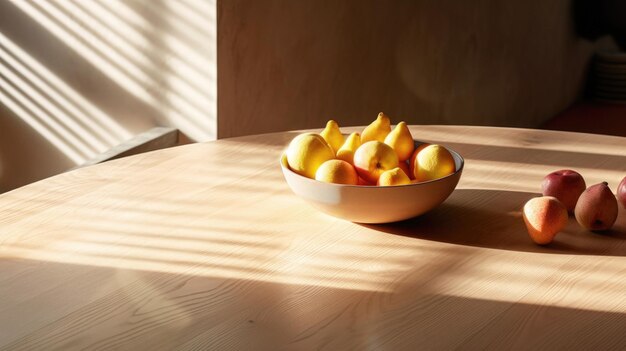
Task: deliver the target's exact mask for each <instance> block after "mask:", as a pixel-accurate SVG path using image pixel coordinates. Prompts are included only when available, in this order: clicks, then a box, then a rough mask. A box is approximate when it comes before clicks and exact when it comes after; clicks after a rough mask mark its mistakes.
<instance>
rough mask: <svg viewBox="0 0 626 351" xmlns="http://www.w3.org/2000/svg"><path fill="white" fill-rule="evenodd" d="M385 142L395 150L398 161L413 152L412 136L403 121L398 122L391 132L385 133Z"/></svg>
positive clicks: (402, 160)
mask: <svg viewBox="0 0 626 351" xmlns="http://www.w3.org/2000/svg"><path fill="white" fill-rule="evenodd" d="M385 144H387V145H389V146H391V147H392V148H393V149H394V150H395V151H396V153H397V154H398V160H399V161H400V162H404V161H406V160H408V159H409V157H411V154H413V149H415V144H414V142H413V136H412V135H411V131H409V127H407V126H406V123H405V122H400V123H398V125H397V126H396V127H395V128H394V129H393V130H392V131H391V133H389V134H387V137H386V138H385Z"/></svg>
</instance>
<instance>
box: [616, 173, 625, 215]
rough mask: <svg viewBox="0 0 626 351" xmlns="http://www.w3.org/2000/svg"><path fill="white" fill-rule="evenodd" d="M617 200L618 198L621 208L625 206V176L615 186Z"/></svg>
mask: <svg viewBox="0 0 626 351" xmlns="http://www.w3.org/2000/svg"><path fill="white" fill-rule="evenodd" d="M617 200H619V202H620V203H621V204H622V207H623V208H626V177H624V179H622V181H621V182H619V185H618V186H617Z"/></svg>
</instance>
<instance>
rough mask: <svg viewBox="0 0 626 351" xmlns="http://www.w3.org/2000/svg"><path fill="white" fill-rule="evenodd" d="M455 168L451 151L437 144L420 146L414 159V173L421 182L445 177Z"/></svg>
mask: <svg viewBox="0 0 626 351" xmlns="http://www.w3.org/2000/svg"><path fill="white" fill-rule="evenodd" d="M455 169H456V165H455V163H454V158H453V157H452V154H451V153H450V151H448V149H446V148H445V147H443V146H441V145H437V144H432V145H428V146H426V147H424V148H420V150H419V151H418V152H417V153H416V155H415V158H414V160H413V175H414V176H415V180H417V181H420V182H424V181H428V180H433V179H438V178H442V177H445V176H447V175H449V174H452V173H454V171H455Z"/></svg>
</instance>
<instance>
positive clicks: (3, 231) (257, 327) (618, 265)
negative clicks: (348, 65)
mask: <svg viewBox="0 0 626 351" xmlns="http://www.w3.org/2000/svg"><path fill="white" fill-rule="evenodd" d="M361 129H362V128H342V131H344V132H350V131H360V130H361ZM411 132H412V134H413V136H414V137H415V138H416V139H419V140H423V141H428V142H436V143H440V144H443V145H446V146H449V147H451V148H453V149H455V150H456V151H458V152H459V153H460V154H461V155H463V156H464V157H465V161H466V164H465V170H464V173H463V176H462V178H461V181H460V183H459V185H458V186H457V189H456V190H455V191H454V193H453V194H452V195H451V196H450V197H449V198H448V199H447V200H446V202H444V203H443V204H442V205H441V206H439V207H438V208H436V209H435V210H433V211H432V212H429V213H427V214H425V215H423V216H421V217H418V218H415V219H412V220H408V221H404V222H400V223H394V224H384V225H360V224H356V223H351V222H347V221H343V220H339V219H335V218H333V217H330V216H327V215H325V214H322V213H320V212H318V211H317V210H315V209H314V208H312V207H310V206H309V205H308V204H306V203H305V202H304V201H303V200H301V199H300V198H298V197H297V196H295V195H294V194H293V193H292V192H291V191H290V189H289V188H288V186H287V184H286V183H285V181H284V179H283V176H282V174H281V169H280V165H279V155H280V153H281V151H282V150H283V149H284V148H285V146H286V145H287V144H288V142H289V141H290V140H291V139H292V138H293V137H294V136H295V135H297V132H286V133H276V134H266V135H256V136H250V137H242V138H235V139H224V140H219V141H215V142H208V143H201V144H191V145H186V146H180V147H175V148H171V149H165V150H161V151H155V152H150V153H146V154H141V155H137V156H132V157H128V158H123V159H119V160H114V161H110V162H106V163H103V164H99V165H95V166H90V167H86V168H82V169H77V170H74V171H71V172H68V173H65V174H61V175H58V176H55V177H52V178H49V179H46V180H43V181H40V182H37V183H34V184H31V185H28V186H25V187H23V188H20V189H16V190H14V191H11V192H8V193H5V194H3V195H0V349H2V350H4V349H6V350H33V349H45V350H54V349H59V350H69V349H89V350H100V349H127V350H157V349H164V350H168V349H189V350H192V349H193V350H203V349H211V350H227V349H234V350H278V349H289V350H291V349H294V350H313V349H328V350H346V349H359V350H397V349H410V350H415V349H451V348H463V349H485V348H488V349H497V350H502V349H587V350H591V349H594V350H595V349H614V350H623V349H626V211H625V210H624V209H623V208H620V213H619V217H618V221H617V223H616V224H615V227H614V228H613V231H611V232H609V233H606V234H596V233H591V232H588V231H586V230H583V229H582V228H581V227H580V226H579V225H578V224H577V223H576V221H575V219H573V218H570V220H569V224H568V226H567V227H566V229H565V230H564V231H563V232H561V233H560V234H559V235H558V236H557V238H556V241H555V242H554V243H552V244H551V245H548V246H546V247H542V246H537V245H535V244H533V243H532V242H531V240H530V239H529V237H528V235H527V233H526V229H525V226H524V224H523V220H522V219H521V217H520V209H521V207H522V205H523V204H524V203H525V202H526V201H527V200H528V199H529V198H531V197H533V196H536V195H537V193H538V192H539V191H540V190H539V189H540V184H541V181H542V179H543V177H544V176H545V175H546V174H548V173H549V172H551V171H554V170H557V169H563V168H571V169H574V170H577V171H579V172H580V173H581V174H582V175H583V176H584V177H585V180H586V182H587V184H588V185H592V184H596V183H599V182H602V181H607V182H608V183H609V185H610V187H611V189H612V190H613V192H615V191H616V188H617V184H618V182H619V181H620V180H621V179H622V177H624V176H625V175H626V138H620V137H613V136H600V135H592V134H579V133H566V132H555V131H541V130H528V129H513V128H491V127H458V126H411Z"/></svg>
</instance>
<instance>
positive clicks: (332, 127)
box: [320, 119, 343, 154]
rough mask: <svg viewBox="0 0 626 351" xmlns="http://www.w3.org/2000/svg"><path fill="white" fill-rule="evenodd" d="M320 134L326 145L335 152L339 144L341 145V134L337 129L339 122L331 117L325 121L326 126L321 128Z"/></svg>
mask: <svg viewBox="0 0 626 351" xmlns="http://www.w3.org/2000/svg"><path fill="white" fill-rule="evenodd" d="M320 135H321V136H322V138H324V140H326V142H327V143H328V145H330V147H332V148H333V152H334V153H335V154H336V153H337V150H339V148H340V147H341V145H343V134H341V131H340V130H339V124H337V122H335V121H334V120H332V119H331V120H329V121H328V122H326V128H324V130H322V132H321V133H320Z"/></svg>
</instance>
